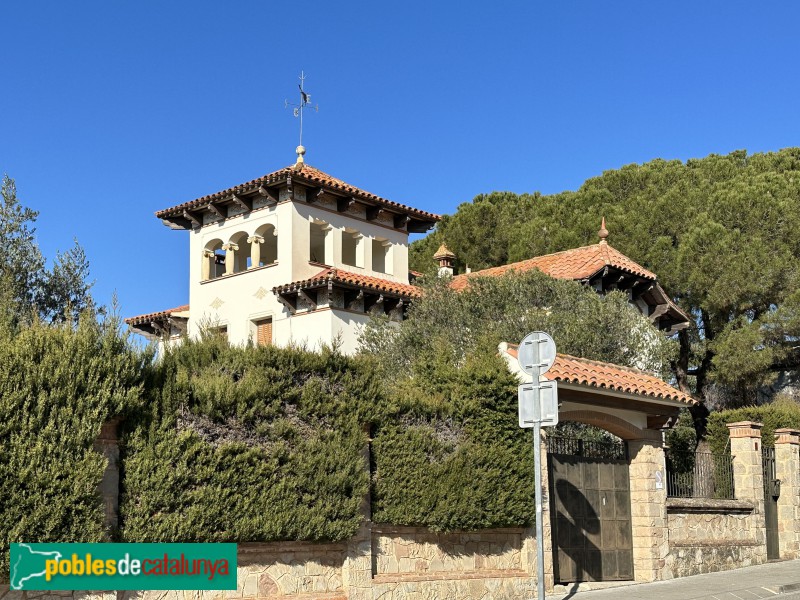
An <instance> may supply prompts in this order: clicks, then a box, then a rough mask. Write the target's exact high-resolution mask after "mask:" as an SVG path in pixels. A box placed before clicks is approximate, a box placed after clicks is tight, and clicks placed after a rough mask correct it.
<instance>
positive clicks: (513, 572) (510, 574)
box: [372, 569, 531, 583]
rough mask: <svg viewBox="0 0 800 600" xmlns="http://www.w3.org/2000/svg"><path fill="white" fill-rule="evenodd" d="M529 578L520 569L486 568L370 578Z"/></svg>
mask: <svg viewBox="0 0 800 600" xmlns="http://www.w3.org/2000/svg"><path fill="white" fill-rule="evenodd" d="M518 577H522V578H525V579H530V578H531V574H530V573H527V572H526V571H522V570H520V569H507V570H506V569H503V570H499V569H486V570H485V571H437V572H435V573H419V574H417V573H386V574H383V575H376V576H375V577H373V578H372V581H373V583H400V582H404V581H456V580H462V579H509V578H518Z"/></svg>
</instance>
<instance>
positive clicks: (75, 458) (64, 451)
mask: <svg viewBox="0 0 800 600" xmlns="http://www.w3.org/2000/svg"><path fill="white" fill-rule="evenodd" d="M146 361H147V356H146V355H143V354H141V353H138V352H135V351H133V350H131V348H130V346H129V345H128V343H127V341H126V339H125V337H124V336H122V335H120V333H119V330H118V328H117V323H116V322H115V321H114V320H113V319H110V320H108V321H106V322H105V323H104V324H98V323H97V322H96V321H95V320H94V317H93V316H92V315H87V316H86V317H85V318H83V319H81V321H80V323H79V324H78V325H77V326H76V327H73V326H71V325H64V326H56V325H46V324H42V323H33V324H31V325H28V326H24V327H23V328H21V329H15V328H11V327H6V326H2V325H0V490H2V492H0V494H2V499H0V578H2V579H5V578H6V577H7V576H8V572H9V566H8V550H9V543H11V542H24V541H35V542H97V541H101V540H104V539H109V537H110V536H112V535H113V532H108V531H105V530H104V527H103V515H104V513H103V507H102V502H101V499H100V497H99V495H98V492H97V486H98V484H99V482H100V480H101V478H102V476H103V471H104V470H105V466H106V464H105V459H104V458H103V457H102V456H101V455H100V454H99V453H97V452H96V451H94V450H93V444H94V441H95V439H96V438H97V435H98V434H99V433H100V427H101V425H102V424H103V423H104V422H105V421H107V420H108V419H109V418H111V417H113V416H117V415H126V414H133V413H135V412H136V411H137V409H138V408H139V407H140V406H141V404H140V402H141V400H140V395H141V381H140V376H141V373H142V370H143V367H144V364H145V362H146Z"/></svg>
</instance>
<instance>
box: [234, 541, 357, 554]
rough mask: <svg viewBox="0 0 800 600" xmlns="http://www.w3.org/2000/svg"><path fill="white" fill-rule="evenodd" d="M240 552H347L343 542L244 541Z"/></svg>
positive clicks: (239, 545)
mask: <svg viewBox="0 0 800 600" xmlns="http://www.w3.org/2000/svg"><path fill="white" fill-rule="evenodd" d="M237 547H238V550H239V552H240V553H242V554H244V553H247V554H256V553H263V552H309V551H312V552H319V551H324V552H347V544H346V543H343V542H339V543H330V542H327V543H325V542H242V543H239V544H237Z"/></svg>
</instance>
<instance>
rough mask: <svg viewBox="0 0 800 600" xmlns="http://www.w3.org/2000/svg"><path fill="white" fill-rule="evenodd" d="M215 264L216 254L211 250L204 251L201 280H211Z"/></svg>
mask: <svg viewBox="0 0 800 600" xmlns="http://www.w3.org/2000/svg"><path fill="white" fill-rule="evenodd" d="M213 264H214V253H213V252H212V251H211V250H203V262H202V264H201V265H200V267H201V268H200V279H201V280H202V281H207V280H209V279H211V269H212V265H213Z"/></svg>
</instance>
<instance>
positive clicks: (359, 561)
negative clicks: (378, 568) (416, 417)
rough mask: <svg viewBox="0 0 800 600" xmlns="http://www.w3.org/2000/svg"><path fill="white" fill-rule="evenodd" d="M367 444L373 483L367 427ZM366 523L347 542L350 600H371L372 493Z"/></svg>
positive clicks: (365, 501)
mask: <svg viewBox="0 0 800 600" xmlns="http://www.w3.org/2000/svg"><path fill="white" fill-rule="evenodd" d="M364 433H365V434H366V439H367V440H368V441H367V443H366V444H364V447H363V448H362V449H361V456H362V458H363V459H364V466H365V468H366V470H367V473H368V474H369V477H370V480H371V479H372V472H371V468H370V464H371V462H370V453H371V452H370V444H371V442H372V440H371V439H370V431H369V427H368V426H365V427H364ZM361 514H362V515H363V519H362V521H361V526H360V527H359V528H358V531H357V532H356V534H355V535H354V536H353V537H351V538H350V539H349V540H347V557H346V558H345V560H344V564H343V565H342V584H343V587H344V589H345V592H346V595H347V598H348V600H372V497H371V496H370V492H369V490H367V493H366V495H365V496H364V498H362V500H361Z"/></svg>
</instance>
